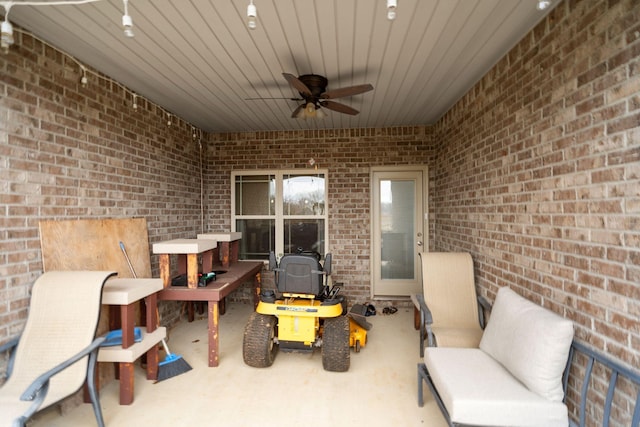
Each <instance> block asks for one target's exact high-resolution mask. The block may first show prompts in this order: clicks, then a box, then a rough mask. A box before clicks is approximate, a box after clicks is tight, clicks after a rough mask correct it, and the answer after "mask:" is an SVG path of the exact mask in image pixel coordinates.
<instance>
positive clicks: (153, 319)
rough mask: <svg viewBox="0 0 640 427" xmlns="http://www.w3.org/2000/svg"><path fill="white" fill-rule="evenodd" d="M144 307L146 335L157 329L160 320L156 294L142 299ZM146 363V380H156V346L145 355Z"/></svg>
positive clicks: (157, 361) (157, 357)
mask: <svg viewBox="0 0 640 427" xmlns="http://www.w3.org/2000/svg"><path fill="white" fill-rule="evenodd" d="M144 302H145V305H146V307H147V310H146V319H145V320H146V326H147V333H151V332H153V331H155V330H156V329H158V326H159V325H158V323H159V321H160V319H158V294H157V293H155V292H154V293H153V294H151V295H149V296H147V297H146V298H145V299H144ZM145 355H146V359H147V360H146V362H147V379H148V380H157V379H158V363H159V356H158V346H157V345H154V346H153V347H151V348H150V349H149V350H148V351H147V352H146V353H145Z"/></svg>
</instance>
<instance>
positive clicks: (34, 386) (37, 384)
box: [20, 337, 105, 401]
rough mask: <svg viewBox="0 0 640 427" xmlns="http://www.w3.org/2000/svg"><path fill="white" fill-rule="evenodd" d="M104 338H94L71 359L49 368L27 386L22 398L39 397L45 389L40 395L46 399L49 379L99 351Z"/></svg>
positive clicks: (32, 398)
mask: <svg viewBox="0 0 640 427" xmlns="http://www.w3.org/2000/svg"><path fill="white" fill-rule="evenodd" d="M104 340H105V337H98V338H96V339H94V340H93V342H92V343H91V344H89V346H87V347H85V348H84V349H82V350H81V351H80V352H78V353H77V354H75V355H74V356H72V357H70V358H69V359H67V360H65V361H64V362H62V363H60V364H58V365H57V366H55V367H53V368H51V369H49V370H48V371H47V372H45V373H44V374H42V375H40V376H38V377H37V378H36V379H35V380H34V381H33V382H32V383H31V385H30V386H29V387H27V389H26V390H25V391H24V393H22V395H21V396H20V400H25V401H31V400H34V399H35V398H36V397H38V395H40V394H41V393H42V391H44V393H42V396H39V397H40V399H41V400H44V397H45V395H46V391H47V389H48V388H49V380H50V379H51V377H53V376H54V375H56V374H57V373H59V372H61V371H63V370H64V369H66V368H68V367H69V366H71V365H73V364H74V363H76V362H77V361H78V360H80V359H82V358H83V357H85V356H87V355H88V354H90V353H91V352H94V351H97V350H98V348H99V347H100V345H101V344H102V343H103V342H104Z"/></svg>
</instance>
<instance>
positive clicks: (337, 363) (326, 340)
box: [322, 316, 351, 372]
mask: <svg viewBox="0 0 640 427" xmlns="http://www.w3.org/2000/svg"><path fill="white" fill-rule="evenodd" d="M349 334H350V330H349V318H348V317H347V316H338V317H331V318H328V319H325V320H324V332H323V334H322V366H323V367H324V369H325V370H326V371H332V372H346V371H348V370H349V362H350V360H349V357H350V354H351V352H350V348H349Z"/></svg>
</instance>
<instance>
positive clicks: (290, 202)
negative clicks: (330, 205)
mask: <svg viewBox="0 0 640 427" xmlns="http://www.w3.org/2000/svg"><path fill="white" fill-rule="evenodd" d="M283 178H284V180H283V185H282V198H283V201H284V214H285V215H324V192H325V179H324V175H322V174H319V175H284V177H283Z"/></svg>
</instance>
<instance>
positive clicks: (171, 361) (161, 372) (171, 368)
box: [120, 242, 192, 382]
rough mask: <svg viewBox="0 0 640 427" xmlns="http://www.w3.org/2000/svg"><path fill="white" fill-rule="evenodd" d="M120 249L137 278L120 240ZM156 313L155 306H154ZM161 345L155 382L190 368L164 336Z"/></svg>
mask: <svg viewBox="0 0 640 427" xmlns="http://www.w3.org/2000/svg"><path fill="white" fill-rule="evenodd" d="M120 249H122V253H123V254H124V258H125V259H126V260H127V264H129V270H131V275H132V276H133V278H134V279H137V278H138V276H137V275H136V271H135V270H134V268H133V264H131V260H130V259H129V255H128V254H127V250H126V249H125V247H124V243H122V242H120ZM156 313H157V308H156ZM156 315H157V314H156ZM158 317H160V316H158ZM162 347H164V351H165V353H166V354H167V355H166V356H165V358H164V360H163V361H162V362H160V363H158V379H157V380H156V382H159V381H163V380H166V379H168V378H171V377H175V376H176V375H180V374H183V373H185V372H187V371H190V370H191V369H192V368H191V365H189V364H188V363H187V361H186V360H184V359H183V358H182V356H180V355H179V354H173V353H171V352H170V351H169V347H168V346H167V342H166V340H165V339H164V338H162Z"/></svg>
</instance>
